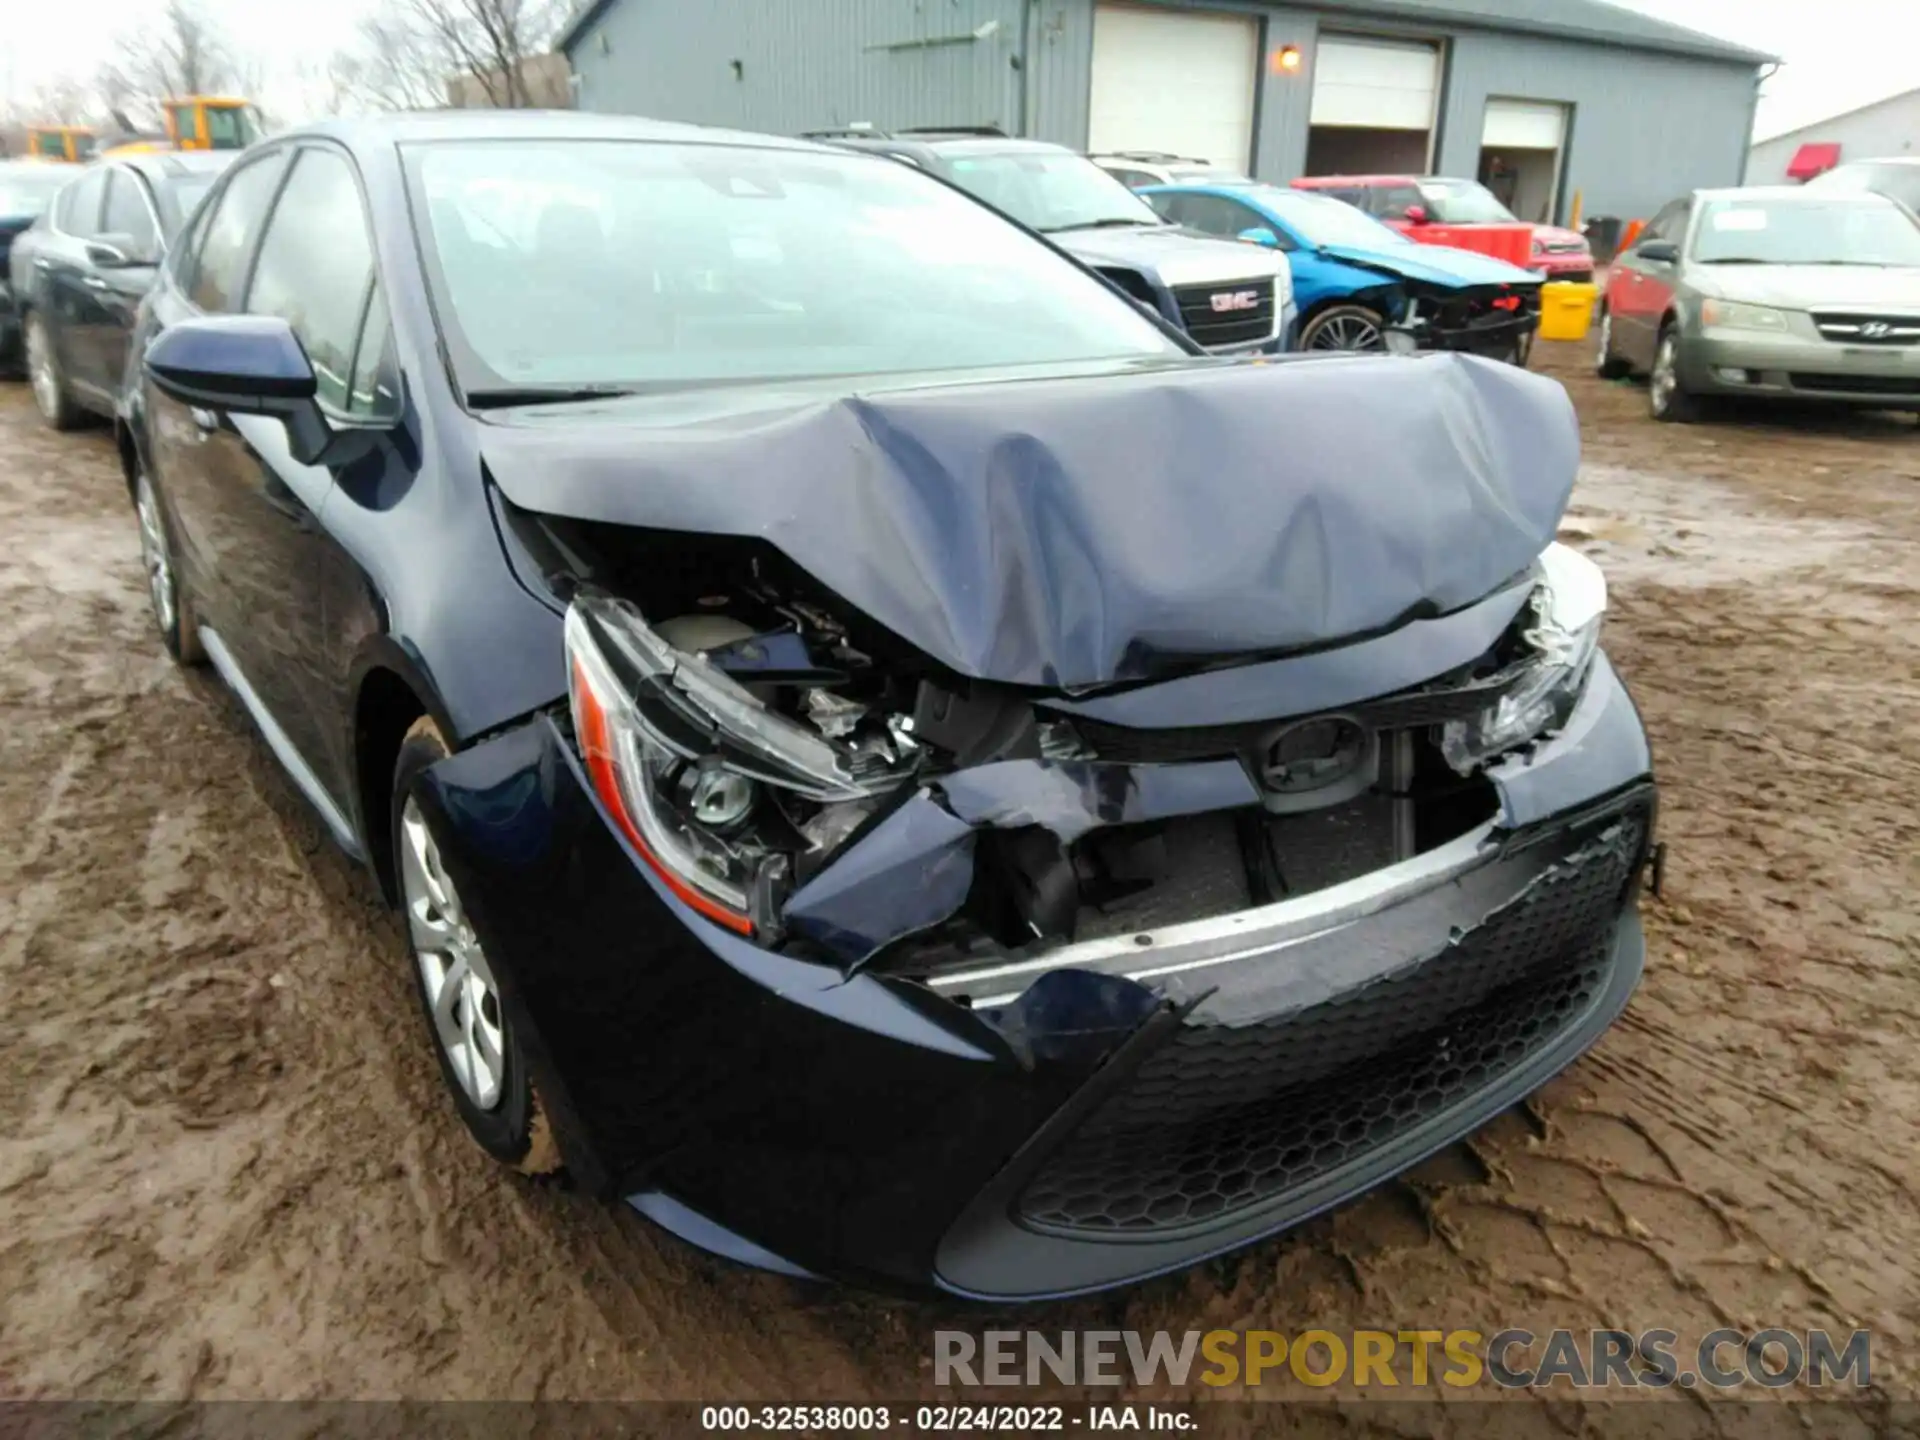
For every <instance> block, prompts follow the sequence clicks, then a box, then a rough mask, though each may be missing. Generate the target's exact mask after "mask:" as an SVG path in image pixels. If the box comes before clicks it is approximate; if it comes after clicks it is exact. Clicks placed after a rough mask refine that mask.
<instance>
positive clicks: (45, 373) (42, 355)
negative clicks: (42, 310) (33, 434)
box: [25, 313, 80, 430]
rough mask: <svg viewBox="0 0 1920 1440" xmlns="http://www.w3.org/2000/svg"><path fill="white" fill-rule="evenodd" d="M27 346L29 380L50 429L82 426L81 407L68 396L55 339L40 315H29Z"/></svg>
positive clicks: (34, 399) (43, 417)
mask: <svg viewBox="0 0 1920 1440" xmlns="http://www.w3.org/2000/svg"><path fill="white" fill-rule="evenodd" d="M25 344H26V351H27V380H28V382H29V383H30V384H31V385H32V386H33V403H34V404H35V405H36V406H38V407H39V409H40V418H41V419H42V420H44V421H46V422H47V425H48V427H49V428H50V429H54V430H71V429H73V428H74V426H76V425H78V424H79V423H80V407H79V406H78V405H76V404H74V403H73V396H71V395H69V394H68V393H67V377H66V375H65V374H64V373H63V372H62V371H61V369H60V356H59V355H58V354H57V353H56V352H55V350H54V348H53V336H52V335H51V334H50V333H48V331H47V322H46V321H45V320H42V319H41V318H40V316H39V315H38V314H37V313H30V314H28V316H27V326H26V336H25Z"/></svg>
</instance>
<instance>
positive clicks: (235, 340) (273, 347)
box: [142, 315, 334, 465]
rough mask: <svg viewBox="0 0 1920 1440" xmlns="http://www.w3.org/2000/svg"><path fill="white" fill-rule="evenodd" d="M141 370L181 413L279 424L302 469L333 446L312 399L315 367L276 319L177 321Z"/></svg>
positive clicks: (330, 433) (227, 317)
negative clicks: (193, 409)
mask: <svg viewBox="0 0 1920 1440" xmlns="http://www.w3.org/2000/svg"><path fill="white" fill-rule="evenodd" d="M142 363H143V365H144V367H145V369H146V374H147V378H148V379H149V380H151V381H153V383H154V385H155V386H156V387H157V388H158V389H159V390H160V392H161V393H162V394H164V395H167V396H170V397H171V398H173V399H175V400H178V401H179V402H180V403H181V404H183V405H193V406H197V407H199V408H201V409H204V410H225V411H229V412H231V413H233V414H237V415H270V416H272V417H273V418H274V419H276V420H279V421H281V422H283V423H284V424H285V425H286V427H287V445H288V449H289V451H290V453H291V454H292V455H293V458H294V459H295V460H296V461H298V462H299V463H300V464H302V465H312V464H316V463H317V462H318V461H319V460H320V457H321V456H322V455H323V454H324V453H325V452H326V449H327V446H328V443H329V442H330V441H332V439H333V438H334V437H333V428H332V427H331V426H329V425H328V424H327V420H326V417H325V416H324V415H322V414H321V413H320V406H319V404H318V402H316V401H315V399H314V393H315V390H316V385H315V382H314V376H313V365H312V362H310V361H309V360H308V359H307V352H306V350H305V348H304V347H303V346H302V345H301V344H300V338H299V337H298V336H297V335H295V334H294V333H293V329H292V327H290V326H289V325H288V324H287V322H286V321H284V320H282V319H280V318H279V317H278V316H274V315H207V316H202V317H201V318H199V319H195V320H182V321H181V322H180V323H179V324H177V325H170V326H168V327H167V328H166V329H165V330H163V331H161V332H160V334H159V335H157V336H156V337H154V340H153V343H152V344H150V345H149V346H147V353H146V356H145V358H144V360H143V362H142Z"/></svg>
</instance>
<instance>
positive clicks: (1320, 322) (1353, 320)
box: [1300, 305, 1387, 354]
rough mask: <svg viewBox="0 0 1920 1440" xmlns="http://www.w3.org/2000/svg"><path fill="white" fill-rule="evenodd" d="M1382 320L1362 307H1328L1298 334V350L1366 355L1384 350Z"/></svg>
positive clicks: (1375, 311)
mask: <svg viewBox="0 0 1920 1440" xmlns="http://www.w3.org/2000/svg"><path fill="white" fill-rule="evenodd" d="M1386 323H1387V322H1386V320H1385V318H1384V317H1383V316H1382V315H1381V314H1380V312H1379V311H1377V310H1369V309H1367V307H1366V306H1364V305H1330V306H1328V307H1327V308H1326V309H1325V310H1322V311H1320V312H1319V314H1317V315H1315V316H1314V317H1313V318H1312V319H1311V320H1309V321H1307V323H1306V328H1304V329H1303V330H1301V332H1300V348H1301V349H1302V350H1345V351H1349V352H1351V353H1354V354H1366V353H1369V352H1372V351H1376V350H1385V349H1386V348H1387V332H1386Z"/></svg>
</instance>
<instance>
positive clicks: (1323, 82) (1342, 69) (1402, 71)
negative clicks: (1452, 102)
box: [1313, 36, 1440, 130]
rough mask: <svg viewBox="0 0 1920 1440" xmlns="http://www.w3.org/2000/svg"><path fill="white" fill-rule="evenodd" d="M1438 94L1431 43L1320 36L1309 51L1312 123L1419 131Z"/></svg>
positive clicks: (1437, 68)
mask: <svg viewBox="0 0 1920 1440" xmlns="http://www.w3.org/2000/svg"><path fill="white" fill-rule="evenodd" d="M1439 93H1440V52H1439V51H1438V50H1436V49H1435V48H1434V47H1433V46H1431V45H1412V44H1405V43H1400V42H1396V41H1392V40H1360V39H1354V38H1341V37H1332V36H1325V37H1322V39H1321V41H1320V43H1319V44H1318V45H1316V46H1315V47H1314V52H1313V123H1314V124H1315V125H1346V126H1353V127H1356V128H1359V129H1365V130H1425V129H1427V128H1428V127H1429V126H1431V125H1432V124H1433V115H1434V102H1435V100H1436V99H1437V97H1438V96H1439Z"/></svg>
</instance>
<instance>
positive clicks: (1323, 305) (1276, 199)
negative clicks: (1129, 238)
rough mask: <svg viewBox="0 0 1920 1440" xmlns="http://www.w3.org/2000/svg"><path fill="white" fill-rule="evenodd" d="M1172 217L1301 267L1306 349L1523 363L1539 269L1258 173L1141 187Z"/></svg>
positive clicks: (1535, 313) (1296, 270)
mask: <svg viewBox="0 0 1920 1440" xmlns="http://www.w3.org/2000/svg"><path fill="white" fill-rule="evenodd" d="M1138 193H1139V194H1140V196H1141V197H1142V198H1143V199H1145V200H1146V201H1147V202H1148V203H1149V204H1151V205H1152V206H1153V208H1154V209H1156V210H1158V211H1159V212H1160V213H1161V214H1162V215H1164V216H1166V217H1167V218H1168V219H1169V220H1172V221H1174V222H1175V223H1176V224H1179V225H1182V226H1185V227H1186V228H1188V229H1190V230H1198V231H1201V232H1202V233H1204V234H1208V235H1214V236H1219V237H1221V238H1223V239H1236V240H1242V241H1247V242H1249V243H1252V244H1258V245H1267V246H1271V247H1272V248H1274V249H1277V250H1280V251H1283V252H1284V253H1285V254H1286V257H1287V262H1288V264H1289V265H1290V266H1291V267H1292V269H1293V294H1294V304H1295V306H1296V307H1297V310H1298V313H1299V316H1300V320H1299V325H1300V329H1299V341H1298V346H1297V348H1299V349H1301V350H1384V349H1386V348H1388V336H1389V335H1390V334H1392V333H1396V332H1397V333H1398V334H1401V335H1405V336H1408V337H1410V338H1411V339H1412V342H1413V344H1414V345H1415V346H1416V347H1417V348H1419V349H1422V350H1467V351H1472V352H1473V353H1475V354H1480V355H1488V356H1493V357H1495V358H1497V359H1502V360H1511V361H1513V362H1514V363H1516V364H1525V363H1526V358H1527V352H1528V351H1529V349H1530V348H1531V347H1532V344H1533V332H1534V329H1535V327H1536V326H1537V325H1538V323H1539V319H1540V285H1541V280H1542V277H1541V276H1540V275H1539V274H1537V273H1535V272H1534V271H1531V270H1522V269H1520V268H1519V267H1518V266H1515V265H1509V264H1507V263H1506V262H1505V261H1504V260H1496V259H1494V258H1493V257H1492V256H1490V255H1480V254H1476V253H1475V252H1473V251H1471V250H1456V249H1452V248H1449V247H1447V246H1443V245H1421V244H1419V243H1417V242H1415V241H1412V240H1409V239H1407V238H1406V237H1405V236H1404V235H1401V234H1399V233H1398V232H1397V231H1395V230H1392V229H1389V228H1388V227H1387V226H1385V225H1382V224H1381V223H1380V222H1379V221H1378V220H1375V219H1374V218H1373V217H1372V216H1370V215H1368V214H1366V213H1364V212H1363V211H1361V210H1358V209H1356V208H1355V207H1354V206H1352V205H1349V204H1347V203H1346V202H1345V201H1344V200H1335V199H1332V198H1331V197H1329V196H1325V195H1314V194H1311V193H1308V192H1305V191H1300V190H1294V189H1288V188H1283V187H1281V186H1278V185H1264V184H1261V183H1259V182H1257V181H1238V182H1232V181H1229V182H1214V183H1211V184H1204V185H1196V184H1188V185H1155V186H1151V187H1148V188H1145V189H1142V190H1141V191H1139V192H1138Z"/></svg>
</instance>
